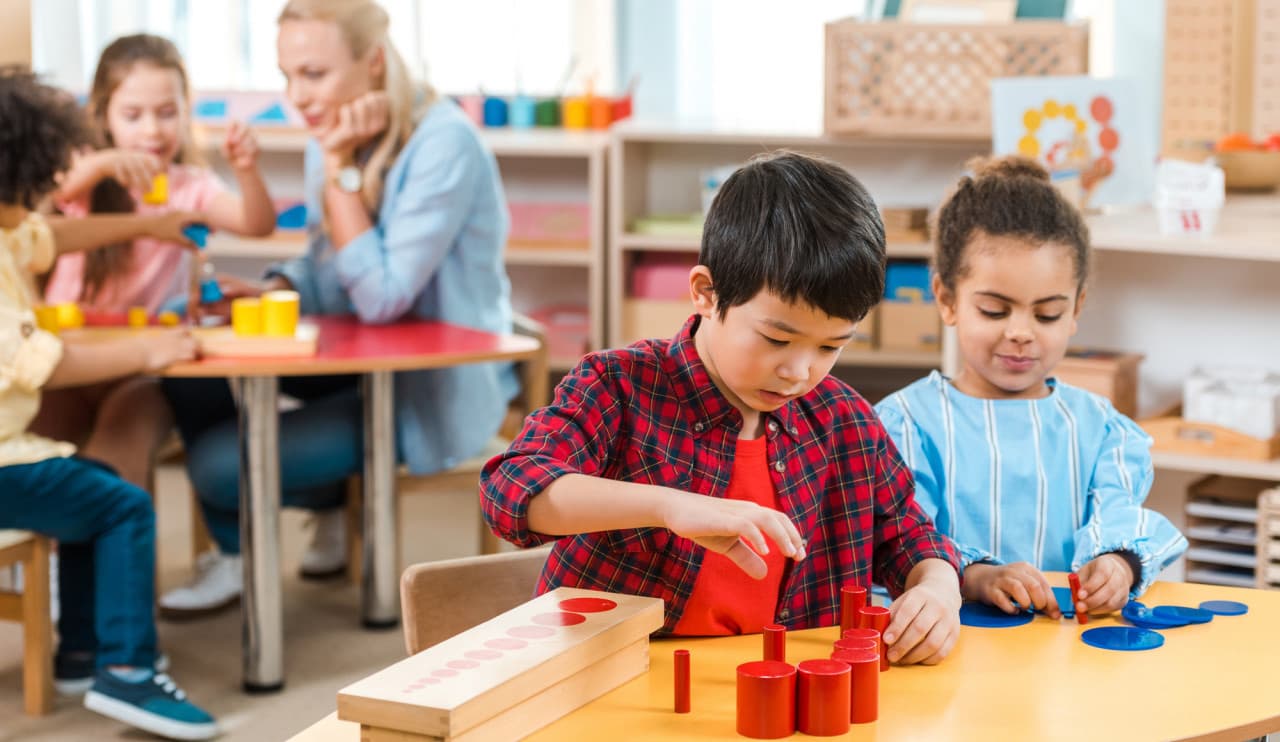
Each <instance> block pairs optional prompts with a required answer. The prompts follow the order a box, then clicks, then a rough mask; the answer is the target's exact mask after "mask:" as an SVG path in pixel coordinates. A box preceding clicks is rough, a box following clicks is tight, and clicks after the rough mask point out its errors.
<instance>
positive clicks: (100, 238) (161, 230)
mask: <svg viewBox="0 0 1280 742" xmlns="http://www.w3.org/2000/svg"><path fill="white" fill-rule="evenodd" d="M203 220H204V217H203V215H201V214H197V213H194V212H189V211H173V212H169V213H167V214H146V215H142V214H91V215H89V216H85V217H78V218H70V217H58V216H50V217H48V222H49V228H50V229H52V230H53V244H54V249H55V250H56V251H57V253H58V254H59V255H63V254H65V253H69V252H77V251H80V250H93V249H95V248H99V247H105V246H106V245H114V244H116V243H119V242H126V241H128V240H133V239H136V238H138V237H154V238H156V239H158V240H164V241H166V242H177V243H179V244H183V245H187V246H189V247H195V245H193V244H192V242H191V240H190V239H189V238H188V237H187V236H186V235H184V234H183V233H182V228H183V227H185V226H187V225H189V224H195V223H198V222H202V221H203Z"/></svg>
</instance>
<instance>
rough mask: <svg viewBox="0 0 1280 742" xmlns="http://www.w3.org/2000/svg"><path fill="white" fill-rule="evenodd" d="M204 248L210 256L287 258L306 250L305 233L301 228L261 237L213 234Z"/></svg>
mask: <svg viewBox="0 0 1280 742" xmlns="http://www.w3.org/2000/svg"><path fill="white" fill-rule="evenodd" d="M205 250H206V252H207V253H208V255H209V257H211V258H261V259H265V260H288V259H290V258H296V257H298V256H299V255H302V254H303V253H305V252H306V251H307V235H306V232H303V231H302V230H297V231H293V230H290V231H287V232H286V231H278V232H276V233H275V234H273V235H272V236H270V237H261V238H255V237H237V236H235V235H229V234H215V235H212V236H211V237H210V238H209V246H208V247H207V248H206V249H205Z"/></svg>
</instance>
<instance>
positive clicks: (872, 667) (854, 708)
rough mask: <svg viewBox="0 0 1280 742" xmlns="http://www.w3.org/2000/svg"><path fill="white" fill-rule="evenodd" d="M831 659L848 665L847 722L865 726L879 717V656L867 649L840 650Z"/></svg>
mask: <svg viewBox="0 0 1280 742" xmlns="http://www.w3.org/2000/svg"><path fill="white" fill-rule="evenodd" d="M831 659H833V660H838V661H840V662H843V663H845V664H847V665H849V670H850V675H849V696H850V700H849V721H851V722H853V723H854V724H865V723H867V722H870V721H875V720H876V719H877V718H879V716H880V655H879V654H877V653H875V652H872V651H871V650H868V649H840V650H836V651H835V652H834V653H832V655H831Z"/></svg>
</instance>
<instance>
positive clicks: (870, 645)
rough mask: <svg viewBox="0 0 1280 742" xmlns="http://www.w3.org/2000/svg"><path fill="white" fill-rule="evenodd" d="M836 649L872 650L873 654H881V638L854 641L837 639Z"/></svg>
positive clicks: (858, 638)
mask: <svg viewBox="0 0 1280 742" xmlns="http://www.w3.org/2000/svg"><path fill="white" fill-rule="evenodd" d="M835 648H836V649H870V650H871V651H872V652H875V653H877V654H879V652H880V637H878V636H877V637H876V638H874V639H868V638H866V637H855V638H852V639H837V640H836V643H835Z"/></svg>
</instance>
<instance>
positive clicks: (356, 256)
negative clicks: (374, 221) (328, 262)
mask: <svg viewBox="0 0 1280 742" xmlns="http://www.w3.org/2000/svg"><path fill="white" fill-rule="evenodd" d="M383 260H384V257H383V254H382V241H381V240H380V239H379V238H378V230H377V227H369V228H368V229H366V230H365V231H363V232H361V233H360V234H358V235H356V237H355V239H353V240H351V241H350V242H348V243H347V244H346V246H345V247H343V248H342V249H341V250H338V251H337V256H336V257H335V258H334V261H333V265H334V268H335V269H336V270H337V273H338V281H339V282H340V283H341V284H342V288H344V289H346V290H347V293H350V292H351V290H352V288H353V287H354V286H355V284H356V282H358V281H359V280H360V279H362V278H365V277H366V276H368V275H369V274H370V273H373V272H375V271H377V269H378V268H380V267H381V265H380V263H382V261H383Z"/></svg>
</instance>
